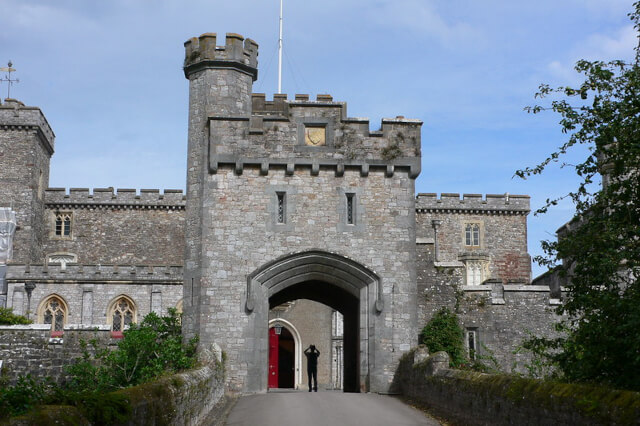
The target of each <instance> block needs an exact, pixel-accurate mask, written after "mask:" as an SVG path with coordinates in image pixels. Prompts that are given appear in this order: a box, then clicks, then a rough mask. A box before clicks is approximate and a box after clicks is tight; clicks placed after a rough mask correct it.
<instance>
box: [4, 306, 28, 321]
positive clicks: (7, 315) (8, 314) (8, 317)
mask: <svg viewBox="0 0 640 426" xmlns="http://www.w3.org/2000/svg"><path fill="white" fill-rule="evenodd" d="M31 322H32V321H31V320H29V319H27V318H26V317H23V316H22V315H16V314H14V313H13V309H12V308H0V325H17V324H31Z"/></svg>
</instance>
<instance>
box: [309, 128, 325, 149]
mask: <svg viewBox="0 0 640 426" xmlns="http://www.w3.org/2000/svg"><path fill="white" fill-rule="evenodd" d="M304 143H305V144H306V145H309V146H324V145H326V143H327V129H326V128H325V127H320V126H305V128H304Z"/></svg>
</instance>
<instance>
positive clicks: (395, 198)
mask: <svg viewBox="0 0 640 426" xmlns="http://www.w3.org/2000/svg"><path fill="white" fill-rule="evenodd" d="M211 43H213V44H215V43H216V39H215V36H214V35H211V34H205V35H202V36H201V37H200V38H199V39H191V40H190V41H188V42H187V44H186V45H185V46H186V52H185V55H186V56H185V58H186V59H185V67H184V71H185V76H186V77H187V78H188V79H189V88H190V92H189V99H190V101H189V147H188V155H189V157H188V160H187V161H188V164H189V169H188V175H187V206H186V214H187V217H186V230H185V236H186V240H187V250H186V255H185V256H186V257H185V301H186V302H187V303H186V304H185V320H184V330H185V332H186V333H187V335H193V334H200V337H201V339H202V341H203V342H214V341H215V342H216V343H218V344H219V345H220V346H221V347H222V348H223V349H224V350H225V351H226V353H227V354H228V356H229V383H230V385H231V387H232V388H233V389H234V390H242V391H261V390H264V389H265V388H266V383H265V378H266V374H265V369H266V365H267V333H266V329H267V327H266V325H267V315H268V307H269V303H268V298H269V297H272V296H274V294H275V293H277V292H276V291H275V290H273V292H272V293H273V294H269V295H268V294H267V292H268V291H267V289H266V288H263V287H260V286H257V287H253V288H254V293H252V295H251V297H252V298H253V299H254V300H252V301H251V303H250V304H251V305H252V304H253V302H255V309H253V308H254V306H251V308H247V299H248V297H249V295H248V291H247V277H248V276H250V275H251V274H253V273H255V272H256V271H259V270H261V268H263V267H265V265H268V264H270V263H271V262H274V261H275V260H276V259H279V258H283V257H285V256H286V255H290V254H300V253H305V252H308V251H312V250H315V251H322V252H325V253H329V254H337V255H339V256H342V257H343V258H344V259H350V260H352V261H353V262H356V263H357V264H358V265H359V266H361V267H362V269H363V270H364V269H366V270H369V271H375V274H377V276H378V277H379V281H378V282H381V283H382V285H381V286H380V287H381V288H380V289H379V290H378V289H374V290H375V291H376V292H377V294H376V295H374V294H370V295H368V296H367V298H366V300H361V306H362V307H363V308H362V310H363V311H364V313H362V312H359V313H358V314H356V315H354V317H355V318H356V321H358V320H359V324H360V327H362V328H361V329H360V330H357V332H356V333H354V334H359V336H360V338H361V340H362V341H361V342H360V346H359V348H360V349H363V350H364V348H365V347H369V343H371V345H370V346H371V348H372V349H371V350H370V351H369V352H368V354H367V356H366V358H365V357H364V356H363V357H362V358H361V359H360V371H359V372H362V371H365V372H367V373H369V372H370V375H371V376H370V381H369V380H368V379H369V378H367V379H366V380H362V375H361V376H360V379H361V381H360V383H358V384H356V389H359V388H361V387H362V388H366V387H367V385H370V388H371V390H374V391H384V390H385V389H386V388H387V387H388V385H389V384H390V382H391V379H392V376H393V372H394V370H395V365H396V363H397V361H398V359H399V356H400V354H401V353H402V352H403V351H405V350H408V349H409V347H410V345H411V344H413V343H415V341H416V332H415V324H416V321H415V308H414V306H415V305H414V303H415V243H414V242H415V229H414V227H415V198H414V194H415V188H414V179H415V178H416V177H417V176H418V174H419V172H420V150H419V147H420V126H421V124H422V122H420V121H419V120H407V119H404V118H402V117H397V118H396V119H385V120H383V130H382V131H381V132H377V133H375V132H369V130H368V123H367V122H366V120H358V119H348V118H347V116H346V105H345V104H343V103H334V102H333V100H332V99H329V98H326V97H325V98H320V99H318V100H316V101H315V102H314V101H309V100H303V99H298V100H296V101H293V102H285V103H284V104H283V105H284V108H285V110H283V111H285V113H284V114H282V113H278V111H272V112H269V111H264V110H265V109H268V108H266V107H265V108H262V109H261V108H260V107H259V106H255V105H254V101H255V99H252V97H251V90H252V82H253V81H254V80H255V79H256V78H257V45H255V43H253V42H252V41H251V40H248V39H247V40H244V43H243V38H242V37H241V36H238V35H237V34H230V35H227V38H226V41H225V46H224V47H223V46H220V47H219V48H212V45H211ZM207 58H208V59H207ZM214 58H215V60H212V59H214ZM280 101H282V99H280ZM318 126H320V127H322V128H323V129H324V130H325V131H326V133H325V138H324V139H323V141H322V143H320V144H319V145H318V146H311V145H309V144H307V143H306V142H305V129H306V128H307V127H318ZM365 127H366V129H365ZM278 193H286V219H285V220H282V221H280V222H281V223H280V222H279V221H278V220H277V217H278V216H277V211H278V208H277V203H278V201H277V200H278V197H277V194H278ZM346 193H349V194H351V193H353V194H354V197H355V203H356V205H355V218H356V219H355V221H354V222H355V223H352V224H349V226H346V225H347V223H346V218H345V210H346V203H347V202H346V195H345V194H346ZM324 273H325V275H324V276H322V278H317V279H316V280H315V281H313V280H311V279H309V280H308V281H307V282H308V285H309V286H310V287H309V288H311V287H314V288H315V289H316V293H317V295H321V294H322V293H323V292H325V291H326V290H327V289H328V288H329V287H331V286H332V284H330V280H332V279H333V280H336V277H334V276H331V274H330V273H327V272H326V270H325V272H324ZM191 283H193V287H192V286H191ZM368 284H369V283H365V285H368ZM292 285H294V284H291V283H286V282H283V283H282V286H281V287H280V289H279V290H278V291H279V292H282V291H284V290H286V289H288V288H289V286H292ZM374 290H372V291H371V293H373V291H374ZM192 291H193V293H191V292H192ZM362 294H363V297H364V294H365V291H363V292H362ZM356 297H358V298H359V295H358V296H356ZM376 299H379V300H377V302H378V305H377V306H378V307H379V308H380V309H379V310H377V311H376V308H374V305H373V304H374V303H375V302H376ZM191 301H193V305H191ZM380 311H382V312H380ZM360 314H361V315H360ZM374 330H375V331H374ZM345 333H346V332H345ZM366 339H369V340H366ZM353 359H354V360H356V357H354V358H353ZM369 362H370V363H371V364H370V365H369V364H368V363H369ZM356 363H357V362H356ZM369 366H370V367H371V368H370V369H369V368H368V367H369ZM367 373H365V374H367Z"/></svg>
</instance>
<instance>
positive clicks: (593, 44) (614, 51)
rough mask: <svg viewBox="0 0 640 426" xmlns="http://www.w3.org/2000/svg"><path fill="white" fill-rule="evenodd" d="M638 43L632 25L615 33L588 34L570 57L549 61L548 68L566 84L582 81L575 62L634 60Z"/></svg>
mask: <svg viewBox="0 0 640 426" xmlns="http://www.w3.org/2000/svg"><path fill="white" fill-rule="evenodd" d="M637 44H638V35H637V32H636V30H635V29H634V28H633V26H632V25H626V26H624V27H623V28H620V29H619V30H618V31H617V32H615V33H614V34H613V35H608V34H602V33H594V34H591V35H590V36H588V37H587V38H586V39H585V40H584V42H583V43H582V44H581V45H580V46H578V47H576V48H574V49H573V50H572V51H571V53H570V55H569V57H568V58H566V59H564V60H554V61H551V62H549V64H548V65H547V70H548V71H549V73H550V74H551V75H552V76H554V77H555V78H556V79H558V80H559V81H562V82H565V83H564V84H567V83H569V84H571V83H576V82H578V81H580V77H579V75H578V74H577V73H576V71H575V70H574V66H575V63H576V62H577V61H578V60H580V59H587V60H590V61H595V60H599V61H605V62H606V61H611V60H615V59H622V60H625V61H628V62H630V61H632V60H633V57H634V54H635V52H634V48H635V47H636V46H637Z"/></svg>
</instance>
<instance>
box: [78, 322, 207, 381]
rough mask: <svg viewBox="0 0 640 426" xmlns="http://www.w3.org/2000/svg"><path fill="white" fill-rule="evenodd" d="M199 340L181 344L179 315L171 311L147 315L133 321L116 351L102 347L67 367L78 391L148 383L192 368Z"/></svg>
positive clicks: (86, 352)
mask: <svg viewBox="0 0 640 426" xmlns="http://www.w3.org/2000/svg"><path fill="white" fill-rule="evenodd" d="M197 344H198V339H197V338H193V339H191V340H190V341H189V342H188V343H187V344H183V343H182V333H181V326H180V316H179V314H177V313H176V311H175V310H170V312H169V315H168V316H166V317H159V316H158V315H156V314H155V313H153V312H152V313H150V314H149V315H147V316H146V317H145V318H144V319H143V320H142V322H141V323H140V324H132V325H131V327H130V328H129V330H127V331H125V332H124V338H123V339H122V340H121V341H120V343H118V348H117V349H115V350H114V351H109V350H99V349H98V348H97V346H96V345H95V342H93V347H94V350H93V354H91V353H89V351H87V350H86V349H85V351H84V356H83V358H82V359H80V360H79V361H78V362H76V363H75V364H74V365H72V366H70V367H68V368H67V372H68V373H69V374H70V375H71V377H72V378H71V380H70V382H69V384H68V386H69V388H70V389H73V390H75V391H92V390H99V391H111V390H116V389H121V388H126V387H129V386H135V385H138V384H141V383H145V382H148V381H150V380H152V379H154V378H156V377H158V376H161V375H163V374H171V373H175V372H177V371H180V370H186V369H189V368H192V367H194V366H195V364H196V357H195V353H196V347H197Z"/></svg>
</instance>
